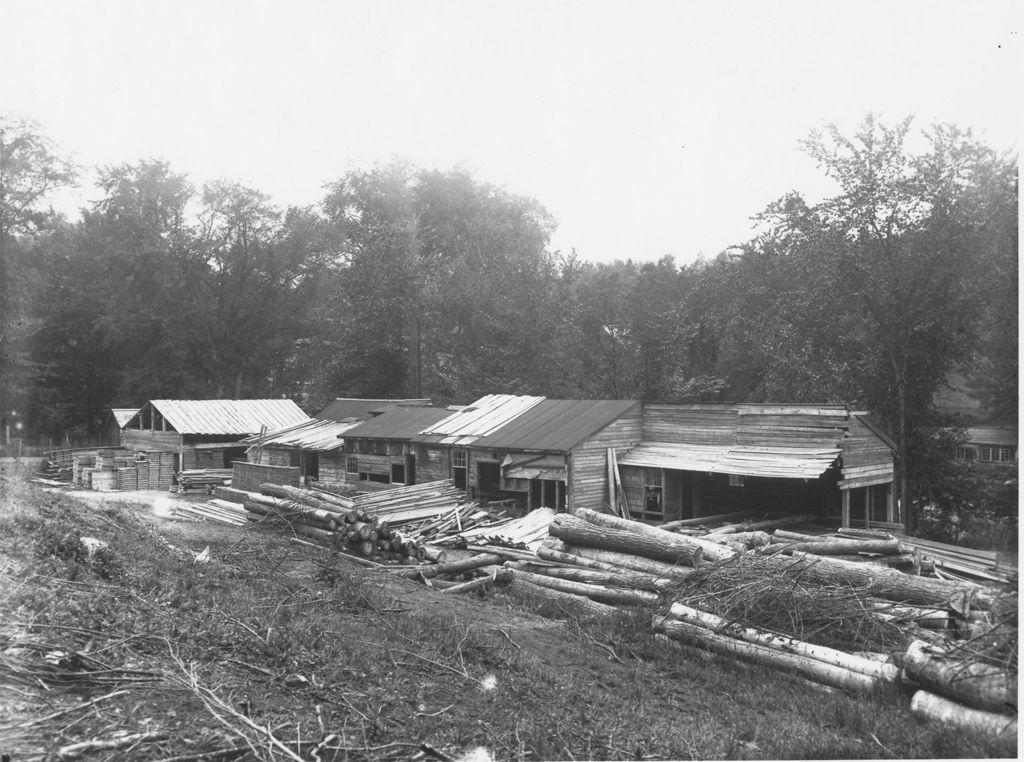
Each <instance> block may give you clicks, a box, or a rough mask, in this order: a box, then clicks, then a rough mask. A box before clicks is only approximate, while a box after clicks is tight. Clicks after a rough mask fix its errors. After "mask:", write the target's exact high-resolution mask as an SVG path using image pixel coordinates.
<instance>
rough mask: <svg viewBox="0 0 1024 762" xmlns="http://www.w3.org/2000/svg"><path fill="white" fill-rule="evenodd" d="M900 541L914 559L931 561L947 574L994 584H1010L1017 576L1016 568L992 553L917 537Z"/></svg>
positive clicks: (904, 538)
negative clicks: (912, 554)
mask: <svg viewBox="0 0 1024 762" xmlns="http://www.w3.org/2000/svg"><path fill="white" fill-rule="evenodd" d="M900 541H901V542H902V543H903V545H904V546H905V547H907V548H909V549H910V551H911V552H912V553H914V555H915V556H918V557H920V558H921V559H924V560H927V561H930V562H931V563H932V564H933V565H934V567H935V568H937V569H939V570H941V571H942V572H946V573H947V574H949V573H952V574H951V575H961V574H962V575H967V576H970V577H973V578H977V579H985V580H990V581H992V582H1009V581H1011V579H1012V578H1014V577H1015V576H1016V569H1014V568H1013V567H1012V566H1009V565H1007V564H1004V563H1002V562H1000V561H999V555H998V554H997V553H995V552H993V551H987V550H976V549H974V548H963V547H960V546H959V545H947V544H946V543H942V542H934V541H931V540H921V539H918V538H916V537H902V538H900Z"/></svg>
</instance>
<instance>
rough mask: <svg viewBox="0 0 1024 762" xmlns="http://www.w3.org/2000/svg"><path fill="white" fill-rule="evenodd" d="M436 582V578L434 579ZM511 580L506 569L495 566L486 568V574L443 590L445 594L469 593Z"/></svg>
mask: <svg viewBox="0 0 1024 762" xmlns="http://www.w3.org/2000/svg"><path fill="white" fill-rule="evenodd" d="M435 582H436V580H435ZM511 582H512V575H511V574H510V573H509V572H508V570H507V569H501V568H499V567H497V566H495V567H493V568H490V569H488V570H487V574H485V575H484V576H483V577H477V578H476V579H471V580H470V581H469V582H460V583H459V584H457V585H453V586H452V587H449V588H446V589H445V590H444V591H443V592H444V593H445V594H449V593H450V594H453V595H454V594H458V593H469V592H472V591H473V590H483V589H486V588H488V587H490V586H491V585H507V584H509V583H511Z"/></svg>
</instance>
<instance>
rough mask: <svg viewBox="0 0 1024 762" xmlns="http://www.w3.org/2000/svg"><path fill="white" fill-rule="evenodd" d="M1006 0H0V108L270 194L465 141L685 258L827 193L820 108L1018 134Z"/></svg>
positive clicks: (132, 157)
mask: <svg viewBox="0 0 1024 762" xmlns="http://www.w3.org/2000/svg"><path fill="white" fill-rule="evenodd" d="M1022 8H1024V3H1021V2H1020V1H1019V0H1005V1H999V2H986V1H984V0H958V1H957V2H952V1H951V0H927V1H926V2H910V1H908V0H886V1H885V2H874V1H873V0H845V1H844V2H828V1H827V0H814V1H813V2H811V1H808V2H803V1H799V2H798V1H795V0H794V1H792V2H780V1H779V0H750V1H749V2H719V1H714V0H706V1H701V2H687V1H685V0H675V1H674V2H644V1H643V0H635V1H634V2H628V3H627V2H601V1H600V0H587V1H586V2H559V1H558V0H542V1H541V2H524V1H523V0H516V1H515V2H512V1H511V0H510V1H507V2H490V1H488V0H472V1H470V2H438V1H436V0H419V2H377V1H375V0H361V1H360V2H341V1H339V0H325V1H324V2H301V1H296V0H287V1H286V0H275V1H274V2H268V1H266V0H244V1H242V2H218V0H203V2H191V1H189V0H173V1H168V2H156V1H155V0H145V1H140V0H130V1H126V2H114V1H112V0H89V1H85V0H68V1H57V0H50V1H47V0H28V1H25V0H0V25H2V28H3V41H2V44H0V109H2V110H4V111H6V112H9V113H13V114H15V115H17V116H24V117H29V118H32V119H35V120H37V121H38V122H39V123H40V124H41V125H42V127H43V129H44V131H45V132H46V133H47V134H49V136H50V137H51V138H53V139H54V140H55V141H56V142H57V143H58V145H59V146H60V147H61V148H62V149H63V150H64V151H65V152H67V153H70V154H72V155H73V157H74V158H75V159H76V160H77V161H79V162H80V163H82V164H84V165H87V166H96V165H109V164H118V163H122V162H134V161H137V160H139V159H143V158H150V157H156V158H164V159H167V160H168V161H170V163H171V165H172V167H173V168H174V169H175V170H177V171H179V172H185V173H187V174H188V175H189V176H190V178H191V179H192V180H193V182H195V183H196V184H201V183H203V182H205V181H208V180H212V179H216V178H219V177H226V178H230V179H234V180H238V181H241V182H243V183H246V184H248V185H251V186H253V187H256V188H259V189H260V190H263V191H265V192H267V193H269V194H270V195H271V196H273V198H274V199H275V200H276V201H277V202H279V203H280V204H282V205H285V204H308V203H313V202H315V201H317V200H318V199H319V198H320V197H321V195H322V187H323V185H324V183H326V182H328V181H330V180H331V179H334V178H336V177H338V176H339V175H340V174H341V173H342V172H344V171H345V170H346V169H351V168H357V167H370V166H372V165H373V164H374V163H383V162H387V161H389V160H390V159H392V158H394V157H403V158H406V159H409V160H411V161H412V162H414V163H416V164H418V165H420V166H425V167H439V168H442V169H446V168H450V167H452V166H454V165H458V164H461V165H463V166H465V167H467V168H469V169H470V170H472V171H473V172H474V173H475V174H476V176H477V177H478V178H479V179H480V180H483V181H486V182H489V183H493V184H495V185H500V186H503V187H505V188H506V189H508V190H509V191H512V192H515V193H520V194H525V195H528V196H533V197H535V198H536V199H538V200H539V201H540V202H541V203H542V204H544V205H545V206H546V207H547V208H548V209H549V210H550V211H551V212H552V214H553V215H554V216H555V217H556V219H557V220H558V223H559V229H558V232H557V234H556V236H555V238H554V240H553V242H552V245H553V247H554V248H557V249H561V250H563V251H568V250H569V249H570V248H573V247H574V248H575V249H576V250H577V252H578V253H579V255H580V256H581V257H583V258H584V259H590V260H593V261H610V260H612V259H616V258H621V259H625V258H627V257H631V258H633V259H639V260H653V259H657V258H659V257H661V256H663V255H665V254H671V255H673V256H675V257H676V259H677V261H680V262H688V261H691V260H693V259H694V258H696V257H697V256H698V255H701V254H703V255H704V256H707V257H713V256H714V255H715V254H717V253H718V252H720V251H721V250H723V249H724V248H726V247H728V246H730V245H732V244H737V243H740V242H743V241H745V240H747V239H748V238H749V237H750V221H749V218H750V217H751V216H752V215H754V214H756V213H757V212H759V211H760V210H761V209H762V208H763V207H764V206H765V205H766V204H767V203H769V202H770V201H772V200H774V199H775V198H778V197H779V196H781V195H782V194H783V193H785V192H787V191H789V190H791V189H797V190H801V191H803V192H804V193H805V194H806V195H807V196H808V197H809V198H811V199H812V200H814V199H816V198H820V197H821V196H822V195H823V194H825V193H827V192H829V186H828V184H827V183H826V182H825V181H824V180H823V179H822V175H821V173H820V171H819V170H817V169H816V168H815V166H814V164H813V162H811V160H810V159H808V158H807V157H806V156H804V155H803V154H802V153H801V152H800V151H799V146H798V144H799V141H800V140H801V139H802V138H804V137H806V136H807V134H808V132H809V131H810V130H811V129H813V128H816V127H821V126H823V125H824V124H826V123H829V122H834V123H836V124H837V125H838V126H839V127H840V128H841V129H842V130H844V131H845V132H848V133H849V132H852V131H853V130H854V129H855V128H856V127H857V125H858V123H859V122H860V120H861V119H862V117H863V115H864V114H865V113H866V112H868V111H873V112H876V113H878V114H880V115H881V116H882V117H883V118H884V119H885V120H887V121H889V122H894V121H896V120H898V119H900V118H902V117H904V116H908V115H915V116H916V120H917V121H916V124H917V126H919V127H922V128H923V127H926V126H928V125H929V124H931V123H933V122H935V121H945V122H952V123H955V124H958V125H960V126H963V127H972V128H973V129H974V130H975V133H976V134H977V135H978V136H979V137H981V138H983V139H984V140H985V141H986V142H987V143H989V144H990V145H992V146H993V147H996V148H999V149H1006V150H1013V151H1017V150H1019V145H1018V137H1019V136H1020V134H1021V127H1022V121H1021V113H1022V111H1021V109H1022V99H1021V96H1020V93H1021V89H1022V88H1021V85H1022V78H1021V73H1022V65H1021V63H1022V56H1021V20H1022V10H1021V9H1022ZM95 197H96V193H95V191H94V190H91V189H90V188H89V187H88V186H87V185H86V186H84V187H83V189H82V190H81V195H80V198H79V199H77V200H76V203H78V204H83V203H87V202H88V201H90V200H94V199H95ZM62 203H66V202H62Z"/></svg>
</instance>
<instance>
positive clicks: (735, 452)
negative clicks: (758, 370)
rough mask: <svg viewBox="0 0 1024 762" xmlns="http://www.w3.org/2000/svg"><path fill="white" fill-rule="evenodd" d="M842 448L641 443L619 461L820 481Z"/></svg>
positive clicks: (632, 464)
mask: <svg viewBox="0 0 1024 762" xmlns="http://www.w3.org/2000/svg"><path fill="white" fill-rule="evenodd" d="M840 452H841V451H840V450H839V449H822V450H797V449H793V448H784V447H753V446H750V445H732V446H721V445H718V446H700V445H687V444H675V443H670V442H641V443H640V444H638V445H637V446H636V447H634V448H633V449H631V450H630V451H629V452H627V453H626V454H625V455H621V456H619V458H618V462H619V465H622V466H647V467H650V468H671V469H675V470H678V471H703V472H705V473H716V474H737V475H740V476H766V477H772V478H777V479H778V478H782V479H817V478H818V477H819V476H821V475H822V474H823V473H825V471H827V470H828V468H829V467H830V466H831V465H832V464H833V463H835V461H836V459H837V458H838V457H839V454H840Z"/></svg>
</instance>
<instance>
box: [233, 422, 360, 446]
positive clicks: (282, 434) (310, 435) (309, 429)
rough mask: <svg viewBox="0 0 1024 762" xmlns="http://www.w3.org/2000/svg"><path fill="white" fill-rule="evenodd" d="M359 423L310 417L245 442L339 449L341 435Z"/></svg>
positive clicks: (341, 440)
mask: <svg viewBox="0 0 1024 762" xmlns="http://www.w3.org/2000/svg"><path fill="white" fill-rule="evenodd" d="M358 425H359V421H347V422H338V421H321V420H319V419H317V418H310V419H309V420H308V421H304V422H303V423H299V424H296V425H295V426H289V427H288V428H285V429H278V430H276V431H271V432H269V433H268V434H267V435H266V436H264V437H263V441H262V443H261V442H260V436H259V434H255V435H253V436H251V437H246V438H245V439H243V440H242V441H243V442H245V443H246V444H262V445H263V446H275V445H276V446H278V447H295V448H298V449H301V450H322V451H327V450H340V449H341V448H342V447H344V446H345V440H344V439H342V438H341V437H342V435H343V434H344V433H345V432H346V431H348V430H350V429H352V428H354V427H356V426H358Z"/></svg>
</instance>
